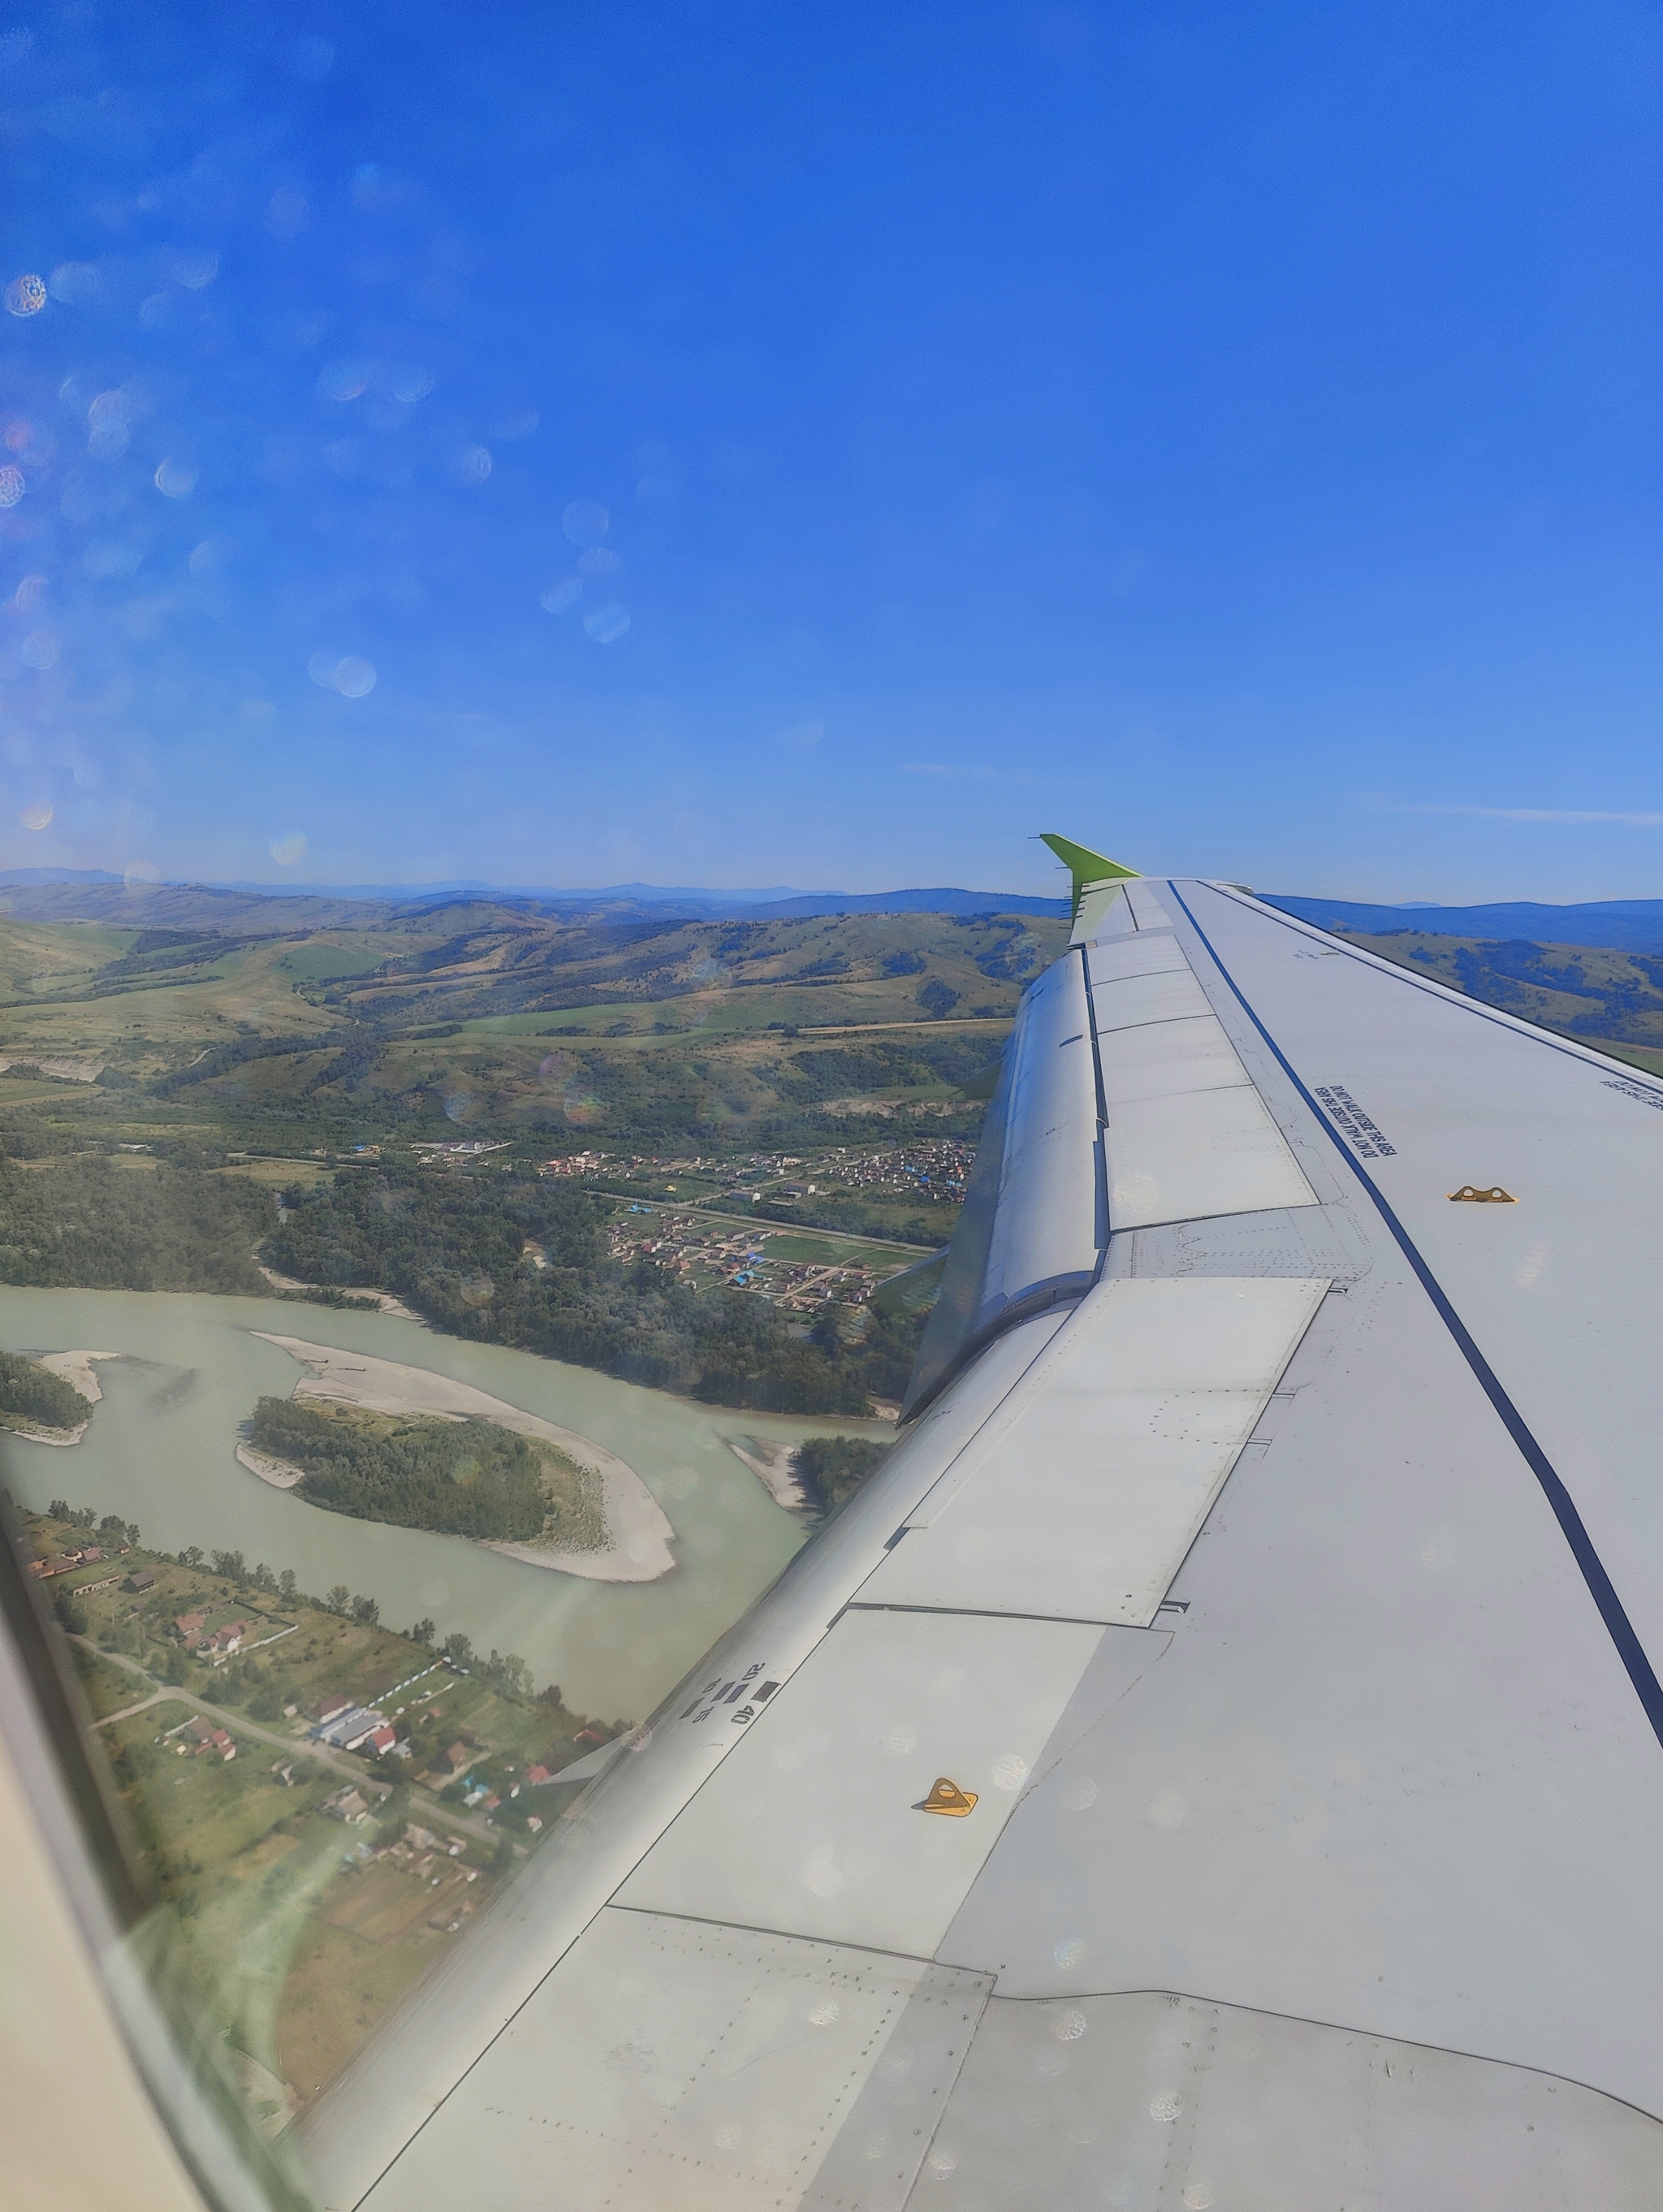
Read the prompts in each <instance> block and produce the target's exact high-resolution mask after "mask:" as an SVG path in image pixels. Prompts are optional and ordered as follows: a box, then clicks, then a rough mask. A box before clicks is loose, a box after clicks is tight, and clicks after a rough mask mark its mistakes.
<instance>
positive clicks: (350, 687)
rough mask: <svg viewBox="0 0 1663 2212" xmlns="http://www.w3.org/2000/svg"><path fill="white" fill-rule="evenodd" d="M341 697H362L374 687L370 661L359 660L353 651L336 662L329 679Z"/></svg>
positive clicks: (372, 666) (373, 673) (373, 672)
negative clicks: (333, 671)
mask: <svg viewBox="0 0 1663 2212" xmlns="http://www.w3.org/2000/svg"><path fill="white" fill-rule="evenodd" d="M330 680H331V683H332V684H334V686H335V689H336V690H337V691H338V692H339V693H340V695H341V696H342V697H343V699H363V698H367V696H368V695H369V694H370V693H371V692H372V691H373V690H374V689H375V669H374V665H373V663H372V662H370V661H367V660H361V659H359V658H358V655H357V654H356V653H348V654H347V656H346V658H345V659H343V660H340V661H337V663H336V667H335V673H334V675H333V677H332V678H331V679H330Z"/></svg>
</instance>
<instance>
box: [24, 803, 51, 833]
mask: <svg viewBox="0 0 1663 2212" xmlns="http://www.w3.org/2000/svg"><path fill="white" fill-rule="evenodd" d="M23 827H24V828H25V829H50V828H51V827H52V808H51V807H50V806H30V807H27V808H25V810H24V813H23Z"/></svg>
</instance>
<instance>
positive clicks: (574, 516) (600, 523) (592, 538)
mask: <svg viewBox="0 0 1663 2212" xmlns="http://www.w3.org/2000/svg"><path fill="white" fill-rule="evenodd" d="M560 526H561V529H562V530H563V531H564V532H566V535H567V538H570V540H571V541H572V543H573V544H574V545H598V544H600V542H601V539H602V538H604V537H605V535H606V533H607V532H608V531H609V530H610V528H611V527H612V518H611V516H610V514H609V513H607V511H606V509H605V508H604V507H603V506H602V505H601V503H600V501H598V499H574V501H572V503H571V505H570V506H569V507H567V509H566V511H565V513H563V514H562V515H561V518H560Z"/></svg>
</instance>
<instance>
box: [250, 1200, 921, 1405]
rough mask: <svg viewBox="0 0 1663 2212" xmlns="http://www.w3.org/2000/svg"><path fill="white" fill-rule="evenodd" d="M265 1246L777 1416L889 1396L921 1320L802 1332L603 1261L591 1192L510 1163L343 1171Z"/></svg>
mask: <svg viewBox="0 0 1663 2212" xmlns="http://www.w3.org/2000/svg"><path fill="white" fill-rule="evenodd" d="M528 1248H535V1249H528ZM266 1250H267V1253H268V1255H269V1257H270V1261H271V1264H272V1265H273V1266H274V1267H277V1268H279V1269H280V1270H281V1271H282V1273H285V1274H290V1275H294V1276H295V1277H297V1278H298V1279H300V1280H302V1281H305V1282H308V1283H321V1284H327V1285H335V1286H337V1287H338V1288H341V1289H343V1290H344V1289H350V1288H355V1287H366V1288H373V1289H379V1290H391V1291H397V1292H398V1295H399V1296H400V1297H403V1298H404V1299H406V1300H407V1301H408V1302H409V1303H410V1304H411V1305H412V1306H414V1307H415V1308H416V1310H417V1311H418V1312H419V1313H421V1314H422V1315H424V1316H426V1317H427V1319H428V1320H429V1321H431V1322H433V1323H434V1327H435V1328H443V1329H446V1330H448V1331H449V1332H450V1333H451V1334H453V1335H456V1336H464V1337H476V1338H479V1339H481V1340H484V1341H486V1342H489V1343H494V1344H507V1345H513V1346H519V1348H521V1349H523V1350H525V1351H530V1352H543V1353H545V1354H547V1355H548V1356H549V1358H555V1359H569V1360H572V1361H574V1362H575V1363H576V1364H579V1365H580V1366H584V1367H598V1368H602V1369H604V1370H606V1371H607V1372H608V1373H610V1374H614V1375H621V1376H626V1377H628V1379H629V1380H631V1381H633V1382H637V1383H655V1384H657V1385H659V1386H660V1387H661V1388H666V1389H677V1390H687V1391H691V1392H692V1393H693V1395H695V1396H697V1397H700V1398H704V1399H707V1400H709V1401H712V1402H713V1403H718V1404H721V1405H727V1406H754V1407H767V1408H770V1409H772V1410H774V1411H777V1412H781V1413H854V1414H859V1413H866V1412H867V1411H868V1410H869V1409H870V1401H871V1397H872V1396H873V1395H877V1396H879V1397H883V1398H888V1399H895V1398H899V1397H900V1396H901V1394H902V1392H903V1391H904V1390H905V1389H906V1386H907V1376H908V1375H909V1374H910V1372H911V1368H912V1358H913V1350H914V1347H915V1345H916V1341H917V1336H918V1334H919V1330H920V1321H919V1320H917V1319H914V1318H913V1317H911V1316H907V1315H905V1314H893V1315H892V1314H885V1313H881V1312H878V1311H877V1310H873V1309H870V1308H868V1309H866V1310H864V1311H863V1312H862V1313H861V1314H859V1316H851V1317H844V1318H841V1319H840V1317H839V1316H838V1314H837V1312H836V1310H831V1311H830V1312H828V1314H827V1315H825V1316H822V1317H821V1319H820V1320H819V1321H818V1322H816V1324H815V1326H814V1327H813V1328H812V1329H811V1331H810V1334H808V1335H807V1336H801V1335H798V1334H795V1333H794V1332H793V1331H792V1328H790V1326H789V1325H788V1324H787V1323H786V1322H785V1321H784V1320H782V1319H781V1317H780V1315H779V1314H778V1313H777V1312H776V1311H775V1310H774V1308H773V1307H772V1306H771V1305H769V1304H768V1303H767V1302H766V1301H765V1300H763V1299H762V1298H759V1297H751V1296H748V1295H747V1294H746V1293H745V1292H744V1291H735V1290H727V1289H717V1290H711V1291H695V1290H692V1289H690V1288H689V1287H688V1286H687V1285H684V1284H683V1283H680V1282H678V1281H677V1279H676V1278H675V1276H674V1275H672V1274H671V1273H670V1272H669V1271H668V1270H667V1269H665V1268H664V1267H659V1265H657V1264H656V1263H655V1262H654V1261H652V1259H650V1258H648V1257H646V1256H640V1257H638V1258H636V1259H635V1260H634V1261H632V1262H630V1263H628V1264H625V1263H623V1262H621V1261H616V1260H614V1259H612V1258H610V1256H609V1255H608V1252H607V1249H606V1244H605V1240H604V1237H603V1236H602V1234H601V1230H600V1218H599V1215H598V1210H597V1206H596V1203H595V1201H594V1200H592V1199H591V1198H590V1197H589V1196H588V1195H587V1194H586V1193H585V1192H583V1191H580V1190H577V1189H574V1188H572V1187H571V1186H570V1185H569V1184H562V1183H559V1182H546V1181H543V1180H541V1179H539V1178H538V1177H537V1176H519V1175H516V1174H514V1173H513V1171H512V1170H511V1171H509V1172H507V1173H503V1172H498V1173H496V1174H490V1173H489V1172H487V1173H481V1174H477V1175H465V1176H461V1175H453V1176H436V1175H434V1174H432V1173H431V1172H428V1171H423V1170H417V1171H416V1172H414V1173H411V1174H408V1175H402V1174H400V1173H398V1172H397V1171H393V1170H389V1171H387V1172H375V1171H371V1170H359V1171H357V1172H355V1173H353V1174H349V1175H343V1176H339V1177H337V1180H336V1182H334V1184H333V1185H332V1186H330V1187H324V1188H319V1189H317V1190H315V1191H313V1192H311V1193H309V1194H306V1193H299V1192H297V1193H294V1194H291V1204H290V1206H289V1208H288V1218H287V1219H286V1221H285V1222H284V1223H283V1224H282V1226H281V1227H280V1228H278V1229H277V1230H276V1232H275V1233H274V1234H273V1235H272V1237H270V1240H269V1241H268V1243H267V1246H266ZM538 1261H542V1262H543V1264H542V1265H539V1264H538ZM856 1332H859V1333H858V1334H857V1333H856Z"/></svg>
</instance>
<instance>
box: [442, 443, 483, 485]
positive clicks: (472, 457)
mask: <svg viewBox="0 0 1663 2212" xmlns="http://www.w3.org/2000/svg"><path fill="white" fill-rule="evenodd" d="M490 473H491V456H490V453H489V451H488V450H487V448H486V447H483V446H460V447H458V448H457V450H456V452H455V453H452V455H451V481H452V483H459V484H461V485H462V486H463V487H464V489H470V488H471V487H472V486H473V485H475V484H483V483H484V481H485V479H486V477H488V476H489V474H490Z"/></svg>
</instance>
